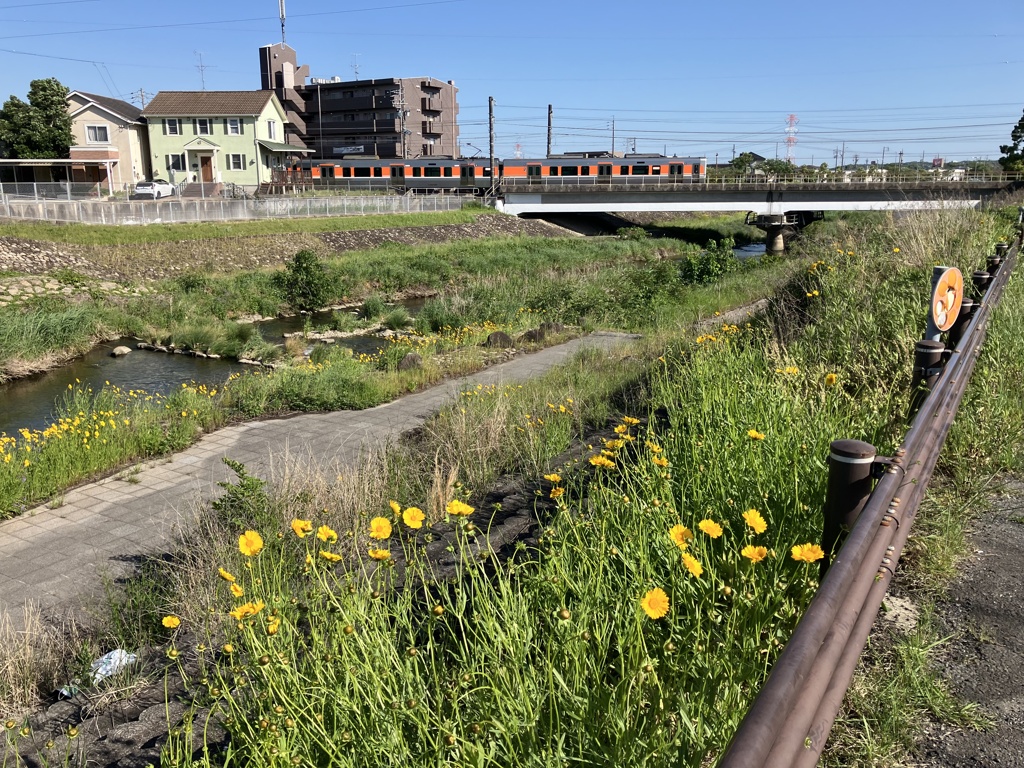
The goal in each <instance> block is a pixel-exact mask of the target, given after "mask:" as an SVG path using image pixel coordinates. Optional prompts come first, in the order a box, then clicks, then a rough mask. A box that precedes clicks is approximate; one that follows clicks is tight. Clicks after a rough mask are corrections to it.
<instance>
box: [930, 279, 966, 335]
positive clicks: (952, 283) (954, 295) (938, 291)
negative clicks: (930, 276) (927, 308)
mask: <svg viewBox="0 0 1024 768" xmlns="http://www.w3.org/2000/svg"><path fill="white" fill-rule="evenodd" d="M963 300H964V276H963V274H961V272H960V270H959V269H957V268H956V267H950V268H949V269H947V270H946V271H945V272H943V273H942V275H941V276H940V277H939V280H938V282H937V283H936V284H935V290H934V291H932V320H933V321H934V323H935V327H936V328H938V329H939V330H940V331H948V330H949V329H950V328H952V327H953V323H955V322H956V318H957V316H959V314H960V305H961V304H962V303H963Z"/></svg>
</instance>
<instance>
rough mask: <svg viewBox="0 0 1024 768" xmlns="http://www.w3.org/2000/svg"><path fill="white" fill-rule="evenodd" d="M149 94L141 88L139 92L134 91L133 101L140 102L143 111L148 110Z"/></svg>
mask: <svg viewBox="0 0 1024 768" xmlns="http://www.w3.org/2000/svg"><path fill="white" fill-rule="evenodd" d="M148 97H149V94H148V93H146V91H145V89H144V88H139V90H137V91H132V101H135V102H138V104H139V106H140V107H142V108H143V109H145V108H146V99H147V98H148Z"/></svg>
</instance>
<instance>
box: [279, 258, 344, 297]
mask: <svg viewBox="0 0 1024 768" xmlns="http://www.w3.org/2000/svg"><path fill="white" fill-rule="evenodd" d="M274 282H275V283H276V285H277V287H278V288H279V289H280V290H281V293H283V294H284V298H285V301H287V302H288V303H289V304H291V305H292V306H293V307H295V308H296V309H300V310H303V309H304V310H315V309H320V308H321V307H323V306H325V305H326V304H327V303H329V301H330V299H331V294H332V286H331V284H330V280H329V279H328V277H327V270H326V269H325V267H324V264H323V262H322V261H320V257H318V256H317V255H316V254H315V253H314V252H313V251H310V250H308V249H307V250H302V251H299V252H298V253H296V254H295V256H294V257H292V260H291V261H290V262H288V264H286V265H285V268H284V271H283V272H278V273H277V274H276V275H274Z"/></svg>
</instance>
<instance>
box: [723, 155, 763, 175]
mask: <svg viewBox="0 0 1024 768" xmlns="http://www.w3.org/2000/svg"><path fill="white" fill-rule="evenodd" d="M756 163H757V160H755V159H754V153H753V152H740V154H739V155H737V156H736V157H734V158H733V159H732V160H730V161H729V165H731V166H732V167H733V168H735V169H736V171H737V172H738V173H739V174H740V175H742V176H746V175H747V174H748V173H750V172H751V171H753V170H754V165H755V164H756Z"/></svg>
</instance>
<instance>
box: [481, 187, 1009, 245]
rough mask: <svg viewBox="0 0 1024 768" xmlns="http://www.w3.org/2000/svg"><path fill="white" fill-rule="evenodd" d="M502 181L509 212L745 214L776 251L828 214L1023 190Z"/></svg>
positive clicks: (959, 203)
mask: <svg viewBox="0 0 1024 768" xmlns="http://www.w3.org/2000/svg"><path fill="white" fill-rule="evenodd" d="M555 181H556V180H555V179H544V180H543V183H537V181H534V180H530V179H510V180H503V183H502V190H501V194H500V195H499V196H498V200H497V203H496V207H497V209H498V210H500V211H504V212H505V213H510V214H514V215H522V214H542V213H624V212H635V211H708V212H724V211H746V212H747V217H748V221H749V222H750V223H751V224H754V225H756V226H758V227H760V228H761V229H763V230H765V231H766V232H767V234H768V250H770V251H781V250H782V249H783V248H784V246H785V238H786V236H787V235H789V234H792V233H793V232H794V231H796V230H798V229H800V228H802V227H804V226H806V225H807V224H809V223H810V222H812V221H814V220H816V219H820V218H821V217H822V215H823V213H824V212H825V211H914V210H924V209H934V208H951V207H952V208H975V207H977V206H978V205H980V204H981V203H982V201H984V200H986V199H988V198H990V197H992V196H994V195H997V194H999V193H1001V192H1007V191H1011V190H1013V189H1015V188H1018V187H1019V186H1021V185H1024V181H1022V180H1019V179H1017V178H1015V177H1007V176H995V177H992V178H978V179H968V180H964V181H943V180H934V179H928V180H919V179H893V180H884V181H876V180H870V179H868V180H864V181H832V180H830V181H814V180H806V179H802V178H796V179H776V180H764V179H754V180H735V179H728V180H710V181H703V182H691V183H686V182H683V183H679V182H675V181H674V180H670V179H668V178H665V177H641V178H639V179H633V178H631V179H630V181H629V183H627V184H618V185H611V184H608V183H602V180H601V179H595V178H593V177H590V178H587V177H578V178H560V179H557V182H558V183H555V184H552V182H555Z"/></svg>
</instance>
